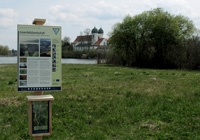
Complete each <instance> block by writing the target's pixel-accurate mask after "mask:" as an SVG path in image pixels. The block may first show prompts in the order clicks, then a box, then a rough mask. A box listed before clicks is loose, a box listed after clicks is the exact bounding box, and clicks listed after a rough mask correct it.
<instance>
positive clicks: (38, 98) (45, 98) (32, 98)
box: [27, 95, 54, 137]
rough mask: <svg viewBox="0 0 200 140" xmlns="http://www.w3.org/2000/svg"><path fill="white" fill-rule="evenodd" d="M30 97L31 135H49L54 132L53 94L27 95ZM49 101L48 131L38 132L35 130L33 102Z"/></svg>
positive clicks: (29, 120)
mask: <svg viewBox="0 0 200 140" xmlns="http://www.w3.org/2000/svg"><path fill="white" fill-rule="evenodd" d="M27 99H28V108H29V109H28V118H29V119H28V122H29V123H28V124H29V135H30V136H33V137H41V136H49V135H51V134H52V103H51V101H53V100H54V97H53V96H52V95H34V96H27ZM44 101H47V102H48V131H47V132H38V133H37V132H36V133H34V131H33V104H34V103H39V102H44Z"/></svg>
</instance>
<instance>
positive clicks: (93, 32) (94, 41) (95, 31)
mask: <svg viewBox="0 0 200 140" xmlns="http://www.w3.org/2000/svg"><path fill="white" fill-rule="evenodd" d="M97 40H98V30H97V28H96V27H94V28H93V29H92V45H93V44H94V43H96V42H97Z"/></svg>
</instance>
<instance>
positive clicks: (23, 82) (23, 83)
mask: <svg viewBox="0 0 200 140" xmlns="http://www.w3.org/2000/svg"><path fill="white" fill-rule="evenodd" d="M19 84H20V86H27V81H20V82H19Z"/></svg>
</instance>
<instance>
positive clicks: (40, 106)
mask: <svg viewBox="0 0 200 140" xmlns="http://www.w3.org/2000/svg"><path fill="white" fill-rule="evenodd" d="M48 103H49V102H48V101H37V102H33V103H32V106H33V113H32V114H33V125H32V130H33V134H34V133H48V132H49V104H48Z"/></svg>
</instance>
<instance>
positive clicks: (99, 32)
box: [98, 28, 103, 38]
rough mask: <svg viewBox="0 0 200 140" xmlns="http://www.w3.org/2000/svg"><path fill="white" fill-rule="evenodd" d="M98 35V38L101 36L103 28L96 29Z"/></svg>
mask: <svg viewBox="0 0 200 140" xmlns="http://www.w3.org/2000/svg"><path fill="white" fill-rule="evenodd" d="M98 36H99V38H103V29H102V28H100V29H99V30H98Z"/></svg>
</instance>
